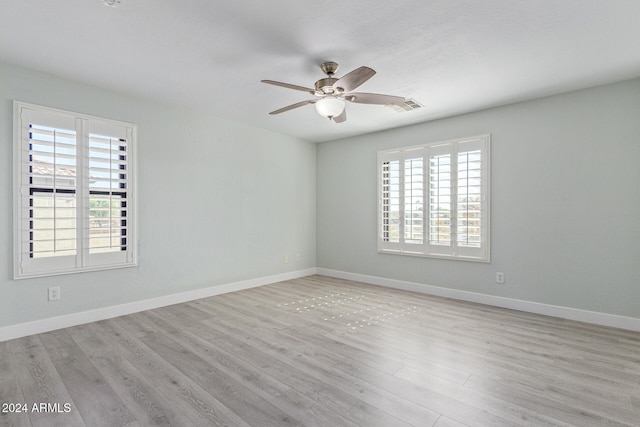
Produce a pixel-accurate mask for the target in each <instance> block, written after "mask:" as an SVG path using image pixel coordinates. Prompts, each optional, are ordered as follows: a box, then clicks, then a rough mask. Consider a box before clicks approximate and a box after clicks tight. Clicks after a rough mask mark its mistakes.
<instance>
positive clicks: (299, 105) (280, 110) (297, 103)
mask: <svg viewBox="0 0 640 427" xmlns="http://www.w3.org/2000/svg"><path fill="white" fill-rule="evenodd" d="M315 102H316V100H315V99H309V100H306V101H301V102H296V103H295V104H291V105H287V106H286V107H282V108H280V109H279V110H275V111H272V112H270V113H269V114H280V113H284V112H285V111H289V110H293V109H294V108H299V107H303V106H305V105H307V104H315Z"/></svg>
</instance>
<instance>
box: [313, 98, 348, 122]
mask: <svg viewBox="0 0 640 427" xmlns="http://www.w3.org/2000/svg"><path fill="white" fill-rule="evenodd" d="M344 104H345V102H344V99H340V98H336V97H335V96H325V97H324V98H322V99H319V100H318V101H316V103H315V106H316V111H317V112H318V114H320V115H321V116H322V117H326V118H328V119H331V118H334V117H338V116H339V115H340V114H342V112H343V111H344Z"/></svg>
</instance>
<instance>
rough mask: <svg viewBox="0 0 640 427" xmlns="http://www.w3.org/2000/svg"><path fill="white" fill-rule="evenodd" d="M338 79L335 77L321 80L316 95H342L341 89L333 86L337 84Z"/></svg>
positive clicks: (317, 85)
mask: <svg viewBox="0 0 640 427" xmlns="http://www.w3.org/2000/svg"><path fill="white" fill-rule="evenodd" d="M337 81H338V79H336V78H335V77H327V78H324V79H320V80H318V81H317V82H316V85H315V87H316V95H318V96H323V95H337V94H338V93H340V90H339V89H340V88H334V87H333V84H334V83H335V82H337Z"/></svg>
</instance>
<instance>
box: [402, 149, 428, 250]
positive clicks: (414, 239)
mask: <svg viewBox="0 0 640 427" xmlns="http://www.w3.org/2000/svg"><path fill="white" fill-rule="evenodd" d="M423 207H424V160H423V158H422V157H420V158H412V159H406V160H405V161H404V243H407V244H414V245H415V244H418V245H421V244H422V243H423V242H424V222H423V221H424V219H423V214H424V208H423Z"/></svg>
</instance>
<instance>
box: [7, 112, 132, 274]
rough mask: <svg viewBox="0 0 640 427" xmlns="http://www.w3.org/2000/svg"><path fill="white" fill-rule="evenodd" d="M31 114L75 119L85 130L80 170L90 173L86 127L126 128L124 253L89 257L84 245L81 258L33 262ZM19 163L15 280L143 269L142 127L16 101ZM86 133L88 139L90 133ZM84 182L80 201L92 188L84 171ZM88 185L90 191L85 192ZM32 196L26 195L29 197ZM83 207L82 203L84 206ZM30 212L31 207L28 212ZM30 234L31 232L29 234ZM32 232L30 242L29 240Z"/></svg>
mask: <svg viewBox="0 0 640 427" xmlns="http://www.w3.org/2000/svg"><path fill="white" fill-rule="evenodd" d="M25 112H26V114H38V113H42V114H48V115H55V116H58V117H62V118H64V119H65V120H74V121H75V123H76V132H78V130H80V132H79V136H78V138H79V140H80V143H79V144H78V148H77V150H78V152H77V154H76V157H77V168H78V169H82V170H86V168H87V167H88V165H85V162H86V160H85V158H84V157H86V155H85V154H84V153H83V152H84V151H85V150H86V149H87V148H86V146H85V145H86V144H87V142H86V140H85V139H86V138H88V132H85V131H83V127H84V124H85V123H89V122H91V123H92V126H93V127H94V128H96V129H100V128H101V127H103V126H106V127H112V126H115V127H120V128H123V129H126V138H127V188H126V192H127V199H126V200H127V249H126V251H122V252H112V253H108V252H107V253H101V254H89V250H88V247H86V245H85V244H84V243H78V245H77V248H78V250H77V254H76V255H69V256H60V257H58V256H56V257H48V258H38V259H37V262H35V263H34V262H33V259H32V258H29V255H28V253H29V250H27V248H26V247H25V245H28V244H29V238H28V230H29V225H28V224H26V221H27V220H26V218H27V217H26V215H25V213H24V210H25V206H24V203H25V197H24V195H25V194H28V193H29V189H30V186H29V184H28V183H26V182H25V180H24V177H25V176H26V175H25V174H28V171H26V170H25V166H26V165H27V163H26V162H25V160H24V155H25V151H24V150H25V147H24V140H25V138H27V139H28V138H29V137H28V136H26V135H24V132H25V126H24V123H23V120H22V116H23V113H25ZM13 119H14V123H13V129H14V132H13V137H14V138H13V139H14V145H13V160H14V169H13V172H14V175H13V179H14V185H13V195H14V203H13V204H14V221H13V223H14V229H13V244H14V263H13V264H14V279H16V280H17V279H26V278H33V277H46V276H55V275H62V274H70V273H80V272H88V271H98V270H108V269H116V268H124V267H135V266H137V244H138V243H137V242H138V234H137V222H138V218H137V191H136V181H137V179H136V169H137V167H136V158H137V156H136V151H137V143H136V140H137V126H136V125H135V124H131V123H125V122H121V121H115V120H110V119H104V118H102V117H96V116H90V115H86V114H80V113H75V112H70V111H65V110H60V109H55V108H50V107H43V106H39V105H34V104H28V103H24V102H20V101H14V102H13ZM85 134H86V135H85ZM78 176H79V177H78V178H77V179H78V180H79V181H77V182H76V193H77V194H78V196H79V197H84V192H85V191H86V193H87V194H88V192H89V190H88V184H87V185H85V184H86V182H82V181H81V180H85V181H86V180H87V178H86V176H85V174H84V173H82V174H78ZM83 187H86V188H83ZM25 192H26V193H25ZM78 203H79V204H80V202H78ZM26 209H28V207H27V208H26ZM77 209H78V211H79V212H82V211H85V210H86V211H87V215H88V205H87V206H79V207H78V208H77ZM87 219H88V217H87V218H85V217H84V216H83V215H78V216H77V226H76V228H77V230H80V229H81V228H84V229H86V228H87V224H86V222H87ZM25 230H26V231H25ZM25 233H26V236H27V237H26V238H25ZM85 234H87V233H85V232H79V233H78V234H77V241H78V242H84V241H85V240H87V239H88V234H87V235H85Z"/></svg>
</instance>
